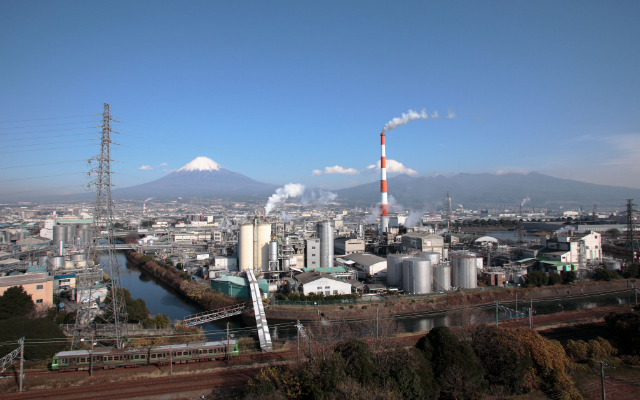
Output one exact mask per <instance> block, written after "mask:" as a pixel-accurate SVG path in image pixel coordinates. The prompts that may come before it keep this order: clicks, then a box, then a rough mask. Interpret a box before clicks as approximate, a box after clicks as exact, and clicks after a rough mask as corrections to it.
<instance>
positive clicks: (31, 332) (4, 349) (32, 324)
mask: <svg viewBox="0 0 640 400" xmlns="http://www.w3.org/2000/svg"><path fill="white" fill-rule="evenodd" d="M21 337H24V338H25V339H26V340H27V341H29V340H33V339H47V340H46V341H45V340H43V341H42V342H44V343H40V344H29V345H28V346H25V347H24V356H25V359H27V360H45V359H48V358H51V357H52V356H53V355H54V354H55V353H57V352H59V351H62V350H64V348H65V346H66V345H67V342H66V340H65V339H66V336H65V335H64V333H63V332H62V330H61V329H60V327H59V326H58V324H56V323H55V322H53V321H52V320H50V319H48V318H37V319H28V318H26V317H13V318H9V319H7V320H4V321H2V323H0V343H5V345H3V346H0V354H2V355H3V356H4V355H5V354H8V353H9V352H11V351H13V350H15V349H16V348H17V347H18V339H20V338H21ZM54 339H58V341H57V342H54V341H53V340H54ZM6 342H11V343H10V344H6Z"/></svg>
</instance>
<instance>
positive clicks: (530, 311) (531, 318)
mask: <svg viewBox="0 0 640 400" xmlns="http://www.w3.org/2000/svg"><path fill="white" fill-rule="evenodd" d="M529 329H533V299H530V303H529Z"/></svg>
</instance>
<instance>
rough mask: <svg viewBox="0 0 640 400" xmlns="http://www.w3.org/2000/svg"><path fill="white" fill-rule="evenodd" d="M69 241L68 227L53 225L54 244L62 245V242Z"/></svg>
mask: <svg viewBox="0 0 640 400" xmlns="http://www.w3.org/2000/svg"><path fill="white" fill-rule="evenodd" d="M66 241H67V227H66V226H64V225H54V226H53V246H55V247H56V248H57V247H58V246H60V242H65V243H66Z"/></svg>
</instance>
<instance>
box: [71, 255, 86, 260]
mask: <svg viewBox="0 0 640 400" xmlns="http://www.w3.org/2000/svg"><path fill="white" fill-rule="evenodd" d="M71 261H87V255H86V254H85V253H75V254H72V255H71Z"/></svg>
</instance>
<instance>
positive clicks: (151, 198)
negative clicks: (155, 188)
mask: <svg viewBox="0 0 640 400" xmlns="http://www.w3.org/2000/svg"><path fill="white" fill-rule="evenodd" d="M149 200H153V197H149V198H148V199H146V200H145V203H146V202H147V201H149Z"/></svg>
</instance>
